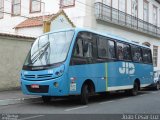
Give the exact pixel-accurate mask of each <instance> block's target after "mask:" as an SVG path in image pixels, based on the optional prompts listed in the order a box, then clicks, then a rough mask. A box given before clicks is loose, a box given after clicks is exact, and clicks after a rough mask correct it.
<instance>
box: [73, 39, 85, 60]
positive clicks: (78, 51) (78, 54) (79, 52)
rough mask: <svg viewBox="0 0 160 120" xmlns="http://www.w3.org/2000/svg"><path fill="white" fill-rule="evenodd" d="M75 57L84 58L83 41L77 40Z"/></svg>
mask: <svg viewBox="0 0 160 120" xmlns="http://www.w3.org/2000/svg"><path fill="white" fill-rule="evenodd" d="M74 56H75V57H83V42H82V40H81V39H78V40H77V43H76V47H75V50H74Z"/></svg>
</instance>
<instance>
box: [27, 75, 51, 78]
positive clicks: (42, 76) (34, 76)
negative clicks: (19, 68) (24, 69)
mask: <svg viewBox="0 0 160 120" xmlns="http://www.w3.org/2000/svg"><path fill="white" fill-rule="evenodd" d="M24 77H25V78H41V79H43V78H45V79H46V78H51V77H52V74H43V75H24Z"/></svg>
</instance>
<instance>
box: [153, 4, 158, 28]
mask: <svg viewBox="0 0 160 120" xmlns="http://www.w3.org/2000/svg"><path fill="white" fill-rule="evenodd" d="M153 24H154V25H156V26H157V7H156V6H154V5H153Z"/></svg>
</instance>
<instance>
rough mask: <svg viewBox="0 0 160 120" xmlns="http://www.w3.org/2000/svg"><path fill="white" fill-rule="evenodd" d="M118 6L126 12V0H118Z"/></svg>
mask: <svg viewBox="0 0 160 120" xmlns="http://www.w3.org/2000/svg"><path fill="white" fill-rule="evenodd" d="M118 8H119V10H120V11H122V12H126V0H119V3H118Z"/></svg>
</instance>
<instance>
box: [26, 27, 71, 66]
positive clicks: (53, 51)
mask: <svg viewBox="0 0 160 120" xmlns="http://www.w3.org/2000/svg"><path fill="white" fill-rule="evenodd" d="M73 35H74V31H72V30H71V31H63V32H55V33H50V34H46V35H43V36H40V37H39V38H37V39H36V41H35V42H34V44H33V46H32V48H31V50H30V52H29V54H28V56H27V58H26V61H25V63H24V66H46V65H52V64H54V63H59V62H63V61H64V60H65V59H66V57H67V53H68V50H69V47H70V44H71V41H72V38H73Z"/></svg>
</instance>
